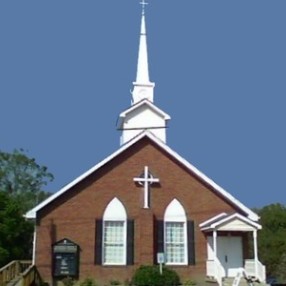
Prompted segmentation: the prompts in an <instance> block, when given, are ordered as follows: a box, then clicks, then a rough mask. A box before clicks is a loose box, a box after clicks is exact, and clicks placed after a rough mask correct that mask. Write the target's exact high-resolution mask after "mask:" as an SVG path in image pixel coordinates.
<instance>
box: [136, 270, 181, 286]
mask: <svg viewBox="0 0 286 286" xmlns="http://www.w3.org/2000/svg"><path fill="white" fill-rule="evenodd" d="M132 284H133V285H135V286H176V285H179V284H180V278H179V276H178V274H177V272H176V271H174V270H172V269H169V268H167V267H163V271H162V274H161V273H160V269H159V266H144V265H143V266H140V268H138V269H137V270H136V272H135V274H134V276H133V278H132Z"/></svg>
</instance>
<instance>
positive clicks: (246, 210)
mask: <svg viewBox="0 0 286 286" xmlns="http://www.w3.org/2000/svg"><path fill="white" fill-rule="evenodd" d="M145 137H147V138H149V139H150V140H151V141H152V142H154V143H155V144H156V145H157V146H159V147H160V148H162V149H163V150H164V151H165V152H167V153H168V154H169V155H171V156H172V157H173V158H175V159H176V160H178V161H179V162H180V163H181V164H182V165H183V166H185V167H186V168H187V169H188V170H190V171H191V172H192V173H194V174H195V175H196V176H198V177H199V178H200V179H201V180H202V181H203V182H205V183H206V184H208V185H209V186H211V187H212V189H213V190H214V191H215V192H216V193H217V194H219V195H221V196H222V197H223V198H225V199H226V200H227V201H230V202H231V203H232V204H233V205H235V206H236V207H237V208H238V209H240V210H241V211H243V212H244V213H246V214H247V216H248V218H249V219H251V220H253V221H258V219H259V217H258V215H257V214H256V213H254V212H253V211H252V210H250V209H249V208H247V207H246V206H245V205H244V204H242V203H241V202H240V201H239V200H237V199H236V198H234V197H233V196H232V195H231V194H230V193H228V192H227V191H226V190H224V189H223V188H222V187H220V186H219V185H217V184H216V183H215V182H214V181H213V180H211V179H210V178H208V177H207V176H206V175H205V174H203V173H202V172H201V171H199V170H198V169H197V168H196V167H194V166H193V165H192V164H190V163H189V162H188V161H187V160H186V159H184V158H183V157H181V156H180V155H179V154H178V153H176V152H175V151H174V150H172V149H171V148H170V147H169V146H167V145H166V144H165V143H164V142H162V141H161V140H160V139H158V138H157V137H156V136H155V135H153V134H152V133H151V132H150V131H148V130H146V131H143V132H142V133H140V134H139V135H138V136H136V137H134V138H133V139H132V140H130V141H129V142H127V143H126V144H124V145H122V146H121V147H120V148H119V149H118V150H117V151H115V152H114V153H112V154H111V155H109V156H108V157H106V158H105V159H104V160H102V161H101V162H99V163H98V164H96V165H95V166H93V167H92V168H90V169H89V170H88V171H86V172H85V173H83V174H82V175H81V176H79V177H77V178H76V179H75V180H73V181H72V182H70V183H69V184H67V185H66V186H64V187H63V188H62V189H60V190H59V191H58V192H56V193H54V194H53V195H51V196H50V197H48V198H47V199H46V200H45V201H43V202H41V203H40V204H38V205H37V206H35V207H34V208H33V209H31V210H30V211H28V212H27V213H26V214H25V217H26V218H28V219H34V218H36V215H37V212H38V211H39V210H41V209H42V208H44V207H45V206H46V205H48V204H49V203H51V202H53V201H54V200H56V199H57V198H58V197H59V196H61V195H62V194H64V193H65V192H67V191H68V190H69V189H70V188H72V187H73V186H75V185H76V184H78V183H79V182H81V181H82V180H83V179H85V178H86V177H88V176H89V175H90V174H92V173H93V172H95V171H96V170H98V169H99V168H101V167H102V166H104V165H105V164H106V163H108V162H109V161H111V160H112V159H113V158H115V157H117V156H118V155H120V154H121V153H122V152H124V151H125V150H127V149H128V148H129V147H131V146H133V145H134V144H135V143H136V142H138V141H140V140H141V139H142V138H145Z"/></svg>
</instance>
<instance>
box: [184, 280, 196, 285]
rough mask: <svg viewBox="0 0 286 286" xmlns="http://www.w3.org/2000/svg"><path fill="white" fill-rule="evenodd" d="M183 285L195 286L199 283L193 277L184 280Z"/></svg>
mask: <svg viewBox="0 0 286 286" xmlns="http://www.w3.org/2000/svg"><path fill="white" fill-rule="evenodd" d="M182 285H183V286H194V285H197V283H196V282H195V281H193V280H191V279H188V280H186V281H184V282H183V284H182Z"/></svg>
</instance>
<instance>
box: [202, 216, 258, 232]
mask: <svg viewBox="0 0 286 286" xmlns="http://www.w3.org/2000/svg"><path fill="white" fill-rule="evenodd" d="M235 221H239V222H241V223H242V224H243V225H245V226H249V227H250V228H253V229H261V228H262V227H261V225H260V224H258V223H256V222H254V221H252V220H250V219H249V218H247V217H245V216H242V215H241V214H238V213H233V214H226V213H221V214H219V215H217V216H215V217H213V218H211V219H209V220H207V221H205V222H202V223H201V224H200V225H199V226H200V228H201V230H203V231H212V230H215V229H218V230H224V228H223V226H225V230H230V229H231V222H235ZM249 227H248V228H247V227H244V228H242V227H241V226H240V230H241V231H243V229H244V230H249ZM237 229H238V228H237V225H236V228H235V230H237Z"/></svg>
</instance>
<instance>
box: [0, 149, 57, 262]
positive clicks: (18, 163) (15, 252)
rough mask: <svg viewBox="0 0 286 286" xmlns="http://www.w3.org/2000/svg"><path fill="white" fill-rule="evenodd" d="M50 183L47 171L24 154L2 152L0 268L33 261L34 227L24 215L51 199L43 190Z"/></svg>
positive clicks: (50, 176) (0, 166)
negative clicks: (17, 262) (25, 260)
mask: <svg viewBox="0 0 286 286" xmlns="http://www.w3.org/2000/svg"><path fill="white" fill-rule="evenodd" d="M51 180H53V176H52V174H50V173H49V172H48V170H47V168H46V167H43V166H40V165H38V164H37V163H36V161H35V159H31V158H29V157H27V156H26V155H25V154H24V152H23V150H19V151H18V150H15V151H14V152H13V153H5V152H2V151H0V267H1V266H3V265H5V264H7V263H8V262H10V261H11V260H16V259H30V258H31V249H32V237H33V228H34V227H33V223H32V222H29V221H26V220H25V218H24V216H23V215H24V213H25V212H26V211H28V210H29V209H31V208H32V207H34V206H35V205H36V204H38V203H39V202H41V201H42V200H44V199H45V198H46V197H48V196H49V193H47V192H45V191H43V189H42V188H43V187H44V186H45V185H46V184H47V183H48V182H49V181H51Z"/></svg>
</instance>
